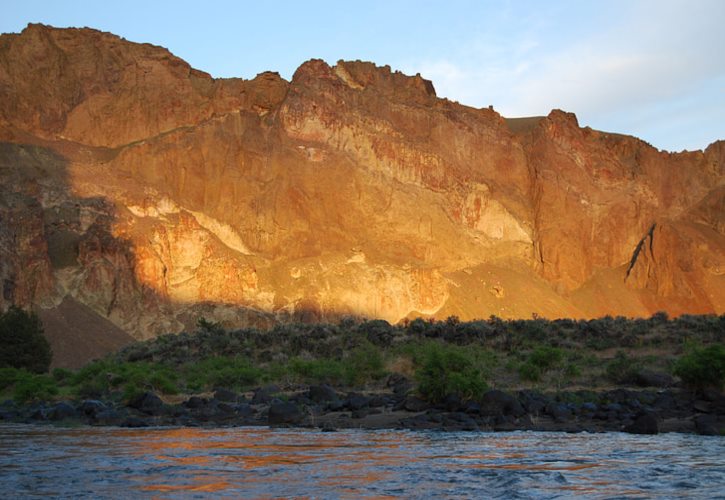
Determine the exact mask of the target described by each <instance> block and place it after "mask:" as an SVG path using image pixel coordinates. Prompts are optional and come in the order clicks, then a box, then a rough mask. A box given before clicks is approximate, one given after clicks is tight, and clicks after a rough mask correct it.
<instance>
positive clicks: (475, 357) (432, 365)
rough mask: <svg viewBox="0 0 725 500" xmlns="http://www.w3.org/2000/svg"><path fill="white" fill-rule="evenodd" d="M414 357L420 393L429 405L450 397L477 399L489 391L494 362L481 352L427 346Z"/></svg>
mask: <svg viewBox="0 0 725 500" xmlns="http://www.w3.org/2000/svg"><path fill="white" fill-rule="evenodd" d="M413 353H414V354H413V362H414V364H415V366H416V372H415V378H416V380H417V382H418V392H419V393H420V394H421V396H423V398H425V399H426V400H428V401H431V402H434V403H438V402H442V401H443V400H444V399H445V398H446V397H447V396H449V395H452V396H456V397H458V398H460V399H463V400H468V399H474V398H476V397H478V396H480V395H481V394H483V392H484V391H485V390H486V389H487V388H488V384H487V383H486V379H487V376H488V375H489V371H488V370H489V363H490V362H491V358H490V357H489V356H486V355H485V354H484V353H482V352H481V351H480V350H475V349H474V350H471V349H466V348H465V347H461V346H456V345H447V344H444V343H441V342H427V343H425V344H423V345H421V346H419V347H417V349H413Z"/></svg>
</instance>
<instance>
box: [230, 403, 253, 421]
mask: <svg viewBox="0 0 725 500" xmlns="http://www.w3.org/2000/svg"><path fill="white" fill-rule="evenodd" d="M234 410H235V411H236V413H237V415H239V416H240V417H244V418H247V417H251V416H252V415H254V409H253V408H252V407H251V406H250V405H249V404H248V403H240V404H238V405H236V406H235V407H234Z"/></svg>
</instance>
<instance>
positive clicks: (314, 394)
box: [307, 384, 340, 403]
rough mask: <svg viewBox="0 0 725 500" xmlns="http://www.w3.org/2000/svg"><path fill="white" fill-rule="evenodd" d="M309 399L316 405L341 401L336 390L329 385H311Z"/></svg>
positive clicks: (308, 393) (308, 392)
mask: <svg viewBox="0 0 725 500" xmlns="http://www.w3.org/2000/svg"><path fill="white" fill-rule="evenodd" d="M307 397H308V398H310V400H312V401H313V402H315V403H326V402H328V401H336V400H338V399H340V398H339V396H338V395H337V393H336V392H335V389H333V388H332V387H330V386H329V385H327V384H322V385H311V386H310V388H309V389H308V391H307Z"/></svg>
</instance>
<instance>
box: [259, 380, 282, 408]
mask: <svg viewBox="0 0 725 500" xmlns="http://www.w3.org/2000/svg"><path fill="white" fill-rule="evenodd" d="M279 392H280V388H279V387H278V386H276V385H267V386H265V387H262V388H260V389H257V390H256V391H254V396H253V397H252V404H253V405H258V404H268V403H270V402H272V399H273V398H274V395H275V394H278V393H279Z"/></svg>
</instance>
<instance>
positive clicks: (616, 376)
mask: <svg viewBox="0 0 725 500" xmlns="http://www.w3.org/2000/svg"><path fill="white" fill-rule="evenodd" d="M641 369H642V365H641V363H639V362H637V361H635V360H633V359H631V358H629V357H627V355H626V354H625V353H624V352H622V351H618V352H617V354H616V356H615V357H614V359H613V360H612V361H610V362H609V363H608V364H607V370H606V376H607V378H608V379H609V380H610V381H612V382H614V383H615V384H631V383H632V382H634V380H636V378H637V374H638V373H639V371H640V370H641Z"/></svg>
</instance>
